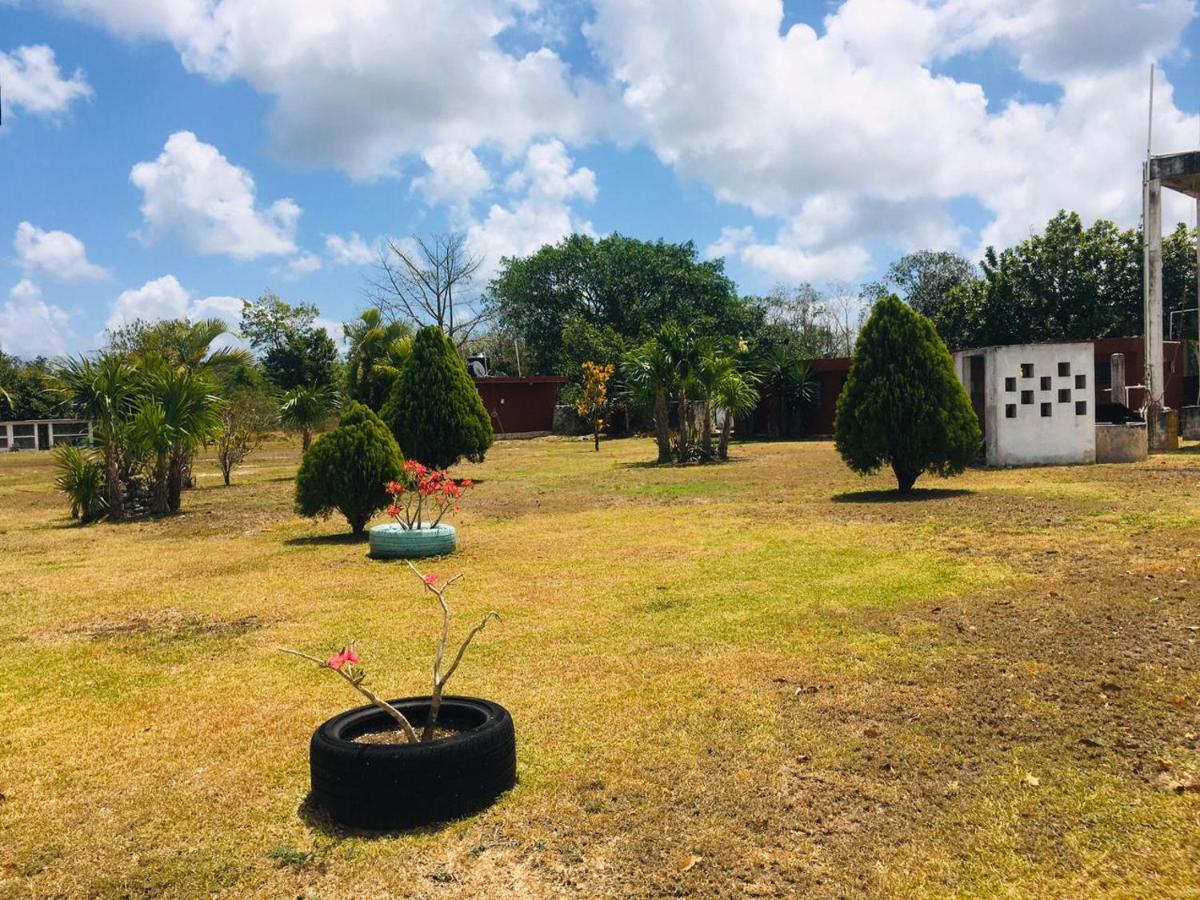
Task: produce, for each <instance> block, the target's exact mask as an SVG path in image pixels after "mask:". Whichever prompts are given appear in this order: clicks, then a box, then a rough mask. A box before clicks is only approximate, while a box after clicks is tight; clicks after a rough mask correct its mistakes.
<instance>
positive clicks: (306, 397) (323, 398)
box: [279, 385, 337, 451]
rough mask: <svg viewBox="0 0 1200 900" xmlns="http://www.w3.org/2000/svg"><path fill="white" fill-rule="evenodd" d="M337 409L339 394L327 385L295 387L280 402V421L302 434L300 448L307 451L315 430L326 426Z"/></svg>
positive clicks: (288, 428) (286, 426)
mask: <svg viewBox="0 0 1200 900" xmlns="http://www.w3.org/2000/svg"><path fill="white" fill-rule="evenodd" d="M336 409H337V395H336V394H335V393H334V392H333V391H332V390H330V389H329V388H327V387H320V386H315V385H306V386H302V387H294V388H292V389H291V390H290V391H287V392H285V393H284V394H283V396H282V398H281V399H280V402H279V421H280V422H281V423H282V424H283V427H284V428H286V429H287V430H288V431H292V432H297V433H299V435H300V449H301V450H304V451H307V450H308V448H309V445H310V444H311V443H312V437H313V432H315V431H317V430H318V429H319V428H322V427H324V426H325V424H326V423H327V422H329V420H330V419H331V418H333V414H334V412H335V411H336Z"/></svg>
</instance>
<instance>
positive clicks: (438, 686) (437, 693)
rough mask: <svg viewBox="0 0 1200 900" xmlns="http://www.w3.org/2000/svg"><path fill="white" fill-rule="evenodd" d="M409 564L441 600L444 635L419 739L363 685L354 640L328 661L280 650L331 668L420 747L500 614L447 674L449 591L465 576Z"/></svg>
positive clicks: (490, 616)
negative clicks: (469, 655) (461, 669)
mask: <svg viewBox="0 0 1200 900" xmlns="http://www.w3.org/2000/svg"><path fill="white" fill-rule="evenodd" d="M407 564H408V568H409V569H410V570H412V572H413V574H414V575H416V576H417V578H419V579H420V581H421V584H422V585H423V586H424V588H425V590H426V591H427V592H429V593H431V594H433V596H434V597H435V598H436V599H437V602H438V606H439V607H440V608H441V611H442V630H441V634H440V635H439V636H438V642H437V650H436V652H435V654H434V660H433V690H432V693H431V695H430V703H429V717H428V718H427V719H426V721H425V725H424V727H423V728H422V729H421V733H420V735H419V736H418V734H417V732H416V730H415V729H414V728H413V726H412V723H411V722H410V721H409V720H408V718H407V717H406V716H405V715H404V713H402V712H400V710H398V709H396V707H394V706H392V705H391V704H390V703H388V702H387V701H386V700H383V699H381V698H380V697H379V696H378V695H377V694H375V692H374V691H372V690H371V689H370V688H368V687H366V686H365V685H364V684H363V681H364V680H365V679H366V677H367V672H366V669H364V668H362V665H361V660H360V659H359V656H358V653H357V652H356V651H355V649H354V642H353V641H351V642H350V644H349V645H348V646H346V647H344V648H342V649H341V650H339V651H337V652H336V653H334V654H332V655H331V656H330V657H329V658H328V659H320V658H319V657H316V656H311V655H309V654H307V653H303V652H301V651H300V650H293V649H291V648H290V647H280V648H279V651H280V652H281V653H287V654H290V655H292V656H298V657H300V658H301V659H306V660H308V661H309V662H313V663H316V664H317V666H318V667H319V668H322V669H329V670H331V671H333V672H336V673H337V674H338V675H340V676H341V677H342V679H343V680H344V681H345V682H346V683H347V684H349V685H350V686H351V687H352V688H354V690H356V691H358V692H359V693H360V694H362V695H363V696H364V697H366V698H367V699H368V700H369V701H370V702H371V703H372V704H374V705H375V706H377V707H379V709H381V710H383V711H384V712H385V713H387V714H388V715H389V716H391V717H392V719H394V720H395V722H396V725H397V727H399V729H400V730H401V731H402V732H404V736H405V738H406V739H407V740H408V742H409V743H413V744H416V743H420V742H422V741H431V740H433V736H434V731H435V729H436V727H437V719H438V713H439V712H440V710H441V707H442V697H443V696H444V694H445V689H446V684H447V682H449V681H450V678H451V676H452V675H454V673H455V672H456V671H458V666H459V664H460V663H461V662H462V660H463V656H465V655H466V652H467V647H469V646H470V645H471V642H472V641H473V640H474V639H475V637H476V636H477V635H478V634H479V633H480V632H481V631H483V629H484V628H485V627H486V626H487V624H488V622H491V621H493V620H495V621H497V622H498V621H500V614H499V613H497V612H496V611H495V610H492V611H490V612H488V613H487V615H485V616H484V617H483V618H482V619H480V620H479V622H478V623H477V624H476V625H475V626H474V627H473V628H472V629H471V630H470V631H468V632H467V636H466V637H465V638H464V639H463V641H462V643H461V644H460V645H459V647H458V651H457V652H456V653H455V654H454V659H453V661H452V662H451V663H450V666H449V667H448V668H446V669H445V670H444V671H443V666H444V664H445V660H446V647H447V644H449V641H450V619H451V614H450V605H449V604H448V603H447V602H446V592H447V591H448V590H449V589H450V587H451V585H454V584H457V583H458V582H459V581H461V580H462V578H463V576H462V575H461V574H459V575H455V576H454V577H453V578H450V579H447V580H442V579H441V577H440V576H438V575H434V574H426V573H424V572H421V571H420V570H419V569H418V568H417V567H416V566H414V565H413V564H412V563H411V562H408V563H407Z"/></svg>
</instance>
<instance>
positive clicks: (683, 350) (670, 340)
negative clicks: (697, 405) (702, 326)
mask: <svg viewBox="0 0 1200 900" xmlns="http://www.w3.org/2000/svg"><path fill="white" fill-rule="evenodd" d="M655 340H656V341H658V343H659V344H660V345H661V346H662V349H663V352H664V353H665V354H666V356H667V359H668V360H669V361H670V364H671V368H672V369H673V370H674V372H675V377H674V387H675V399H676V402H677V403H678V404H679V450H678V452H679V459H680V461H681V462H684V461H686V460H687V459H688V457H689V455H690V453H691V430H692V422H691V418H692V417H691V410H690V405H689V402H688V392H689V391H690V390H692V389H693V388H694V387H695V386H696V375H697V371H698V369H699V368H700V357H701V352H702V347H701V344H700V342H699V341H697V340H696V335H695V332H693V331H692V329H691V328H685V327H683V326H681V325H678V324H676V323H674V322H668V323H667V324H666V325H664V326H663V327H662V329H661V330H660V331H659V333H658V337H657V338H655Z"/></svg>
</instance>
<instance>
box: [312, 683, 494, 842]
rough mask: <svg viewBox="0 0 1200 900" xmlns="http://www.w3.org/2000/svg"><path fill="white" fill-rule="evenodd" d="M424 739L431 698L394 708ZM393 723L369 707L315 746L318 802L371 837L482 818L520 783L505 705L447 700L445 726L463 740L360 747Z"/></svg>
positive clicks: (331, 724) (316, 739)
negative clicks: (364, 739) (366, 738)
mask: <svg viewBox="0 0 1200 900" xmlns="http://www.w3.org/2000/svg"><path fill="white" fill-rule="evenodd" d="M389 702H390V703H391V704H392V705H393V706H395V707H396V708H397V709H399V710H400V711H401V712H402V713H404V715H405V716H406V717H407V718H408V719H409V721H411V722H412V724H413V727H414V728H415V729H416V730H417V731H418V732H420V730H421V726H422V725H423V724H424V722H425V720H426V719H427V718H428V713H429V698H428V697H408V698H405V699H403V700H391V701H389ZM394 724H395V723H394V722H393V720H392V719H391V717H389V716H388V715H387V713H385V712H383V711H382V710H380V709H379V708H377V707H375V706H362V707H359V708H358V709H352V710H350V711H349V712H344V713H342V714H341V715H339V716H334V717H333V718H332V719H330V720H329V721H328V722H326V723H324V724H323V725H321V726H320V727H319V728H318V729H317V730H316V731H315V732H314V733H313V736H312V741H311V742H310V743H309V766H310V770H311V775H312V800H313V802H314V803H315V804H316V805H317V806H319V807H320V808H321V809H323V810H325V812H327V813H328V814H329V815H330V816H331V817H332V818H333V819H334V821H336V822H338V823H339V824H341V825H345V826H348V827H350V828H359V829H364V830H368V831H397V830H402V829H410V828H419V827H421V826H423V825H432V824H435V823H438V822H446V821H449V820H450V819H456V818H459V817H460V816H465V815H469V814H470V813H475V812H479V811H480V810H483V809H486V808H487V807H489V806H491V805H492V803H494V802H495V801H496V798H497V797H499V796H500V795H501V794H503V793H504V792H505V791H507V790H508V789H509V788H511V787H513V785H515V784H516V783H517V743H516V734H515V732H514V730H513V720H512V716H510V715H509V714H508V710H506V709H505V708H504V707H502V706H500V705H499V704H498V703H492V702H491V701H489V700H479V699H476V698H474V697H444V698H442V708H441V711H440V712H439V713H438V724H439V725H445V726H447V727H450V728H454V729H457V730H458V731H459V733H458V734H455V735H452V736H451V737H448V738H443V739H442V740H439V741H431V742H429V743H420V744H359V743H355V742H354V738H355V737H358V736H359V735H362V734H368V733H370V732H374V731H386V730H388V729H390V728H392V727H393V726H394Z"/></svg>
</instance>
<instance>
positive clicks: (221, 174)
mask: <svg viewBox="0 0 1200 900" xmlns="http://www.w3.org/2000/svg"><path fill="white" fill-rule="evenodd" d="M129 180H130V181H132V182H133V184H134V185H135V186H136V187H138V188H140V189H141V191H142V205H141V211H142V217H143V219H144V221H145V238H146V239H147V240H150V241H153V240H156V239H158V238H160V237H162V236H163V235H165V234H171V233H173V234H177V235H178V236H179V237H180V238H181V239H182V240H183V241H184V243H185V244H187V245H188V246H189V247H190V248H191V249H192V250H195V251H196V252H197V253H203V254H220V255H224V256H230V257H232V258H234V259H239V260H251V259H257V258H259V257H261V256H271V255H284V254H290V253H294V252H295V251H296V244H295V240H294V237H295V232H296V223H297V220H298V219H299V218H300V207H299V206H297V205H296V203H295V202H294V201H292V200H291V199H290V198H284V199H282V200H276V201H275V202H274V203H272V204H271V205H270V206H268V207H266V208H265V209H264V208H260V207H259V206H258V203H257V198H256V196H255V186H254V179H253V178H252V177H251V176H250V173H249V172H247V171H246V170H245V169H243V168H241V167H240V166H236V165H234V164H233V163H231V162H229V160H227V159H226V158H225V157H224V156H222V155H221V152H220V151H219V150H218V149H217V148H216V147H214V146H213V145H212V144H206V143H204V142H203V141H201V140H199V139H198V138H197V137H196V135H194V134H193V133H192V132H190V131H178V132H176V133H175V134H172V135H171V136H170V137H169V138H168V139H167V142H166V145H165V146H164V147H163V152H162V153H161V154H159V156H158V158H157V159H155V160H154V161H153V162H141V163H138V164H137V165H135V166H134V167H133V170H132V171H131V172H130V173H129Z"/></svg>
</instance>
